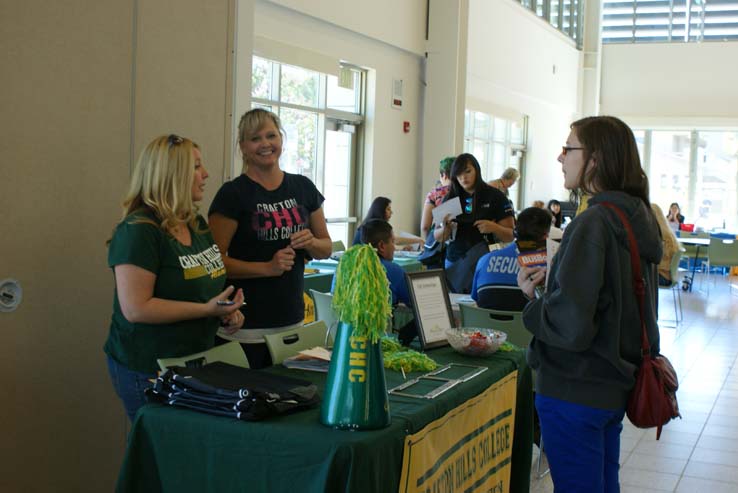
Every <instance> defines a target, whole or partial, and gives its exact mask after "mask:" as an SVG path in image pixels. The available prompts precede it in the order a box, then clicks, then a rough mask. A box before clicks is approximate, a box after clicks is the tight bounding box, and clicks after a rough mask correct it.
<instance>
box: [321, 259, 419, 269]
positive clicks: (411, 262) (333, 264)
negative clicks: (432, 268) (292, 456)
mask: <svg viewBox="0 0 738 493" xmlns="http://www.w3.org/2000/svg"><path fill="white" fill-rule="evenodd" d="M392 262H394V263H396V264H397V265H399V266H400V267H402V270H404V271H405V272H416V271H419V270H423V264H422V263H420V261H419V260H417V259H414V258H409V257H395V258H394V259H393V260H392ZM307 266H308V267H310V268H313V269H320V270H321V271H324V270H328V269H332V270H334V271H335V270H336V268H337V267H338V260H333V259H330V258H327V259H323V260H311V261H310V262H308V264H307Z"/></svg>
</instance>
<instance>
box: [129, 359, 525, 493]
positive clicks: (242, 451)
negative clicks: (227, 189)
mask: <svg viewBox="0 0 738 493" xmlns="http://www.w3.org/2000/svg"><path fill="white" fill-rule="evenodd" d="M428 354H429V356H430V357H432V358H433V359H435V360H436V361H437V362H438V363H441V364H445V363H449V362H456V363H466V364H478V365H486V366H488V367H489V370H488V371H486V372H484V373H482V374H481V375H479V376H478V377H476V378H474V379H472V380H470V381H468V382H465V383H463V384H460V385H458V386H456V387H454V388H452V389H450V390H449V391H447V392H446V393H444V394H442V395H441V396H439V397H437V398H436V399H434V400H420V399H412V398H407V397H398V396H391V397H390V412H391V415H392V423H391V425H390V426H389V427H387V428H384V429H381V430H374V431H361V432H352V431H338V430H333V429H331V428H328V427H325V426H323V425H321V424H320V422H319V416H320V409H319V408H315V409H311V410H308V411H303V412H300V413H297V414H293V415H289V416H281V417H277V418H273V419H269V420H266V421H261V422H241V421H237V420H235V419H229V418H220V417H214V416H209V415H206V414H199V413H197V412H194V411H188V410H182V409H176V408H171V407H167V406H163V405H158V404H151V405H148V406H144V407H143V408H142V409H141V410H140V411H139V414H138V415H137V418H136V420H135V421H134V423H133V427H132V429H131V433H130V435H129V442H128V448H127V450H126V456H125V459H124V463H123V466H122V469H121V473H120V477H119V478H118V485H117V491H119V492H142V491H145V492H147V493H154V492H164V491H172V492H177V493H183V492H190V491H191V492H198V493H203V492H231V491H249V492H269V493H279V492H290V493H296V492H344V491H350V492H367V493H378V492H381V493H391V492H396V491H397V489H398V485H399V481H400V474H401V468H402V454H403V446H404V439H405V436H406V435H407V434H411V433H415V432H417V431H419V430H421V429H422V428H423V427H425V426H426V425H427V424H428V423H430V422H431V421H433V420H435V419H437V418H439V417H441V416H443V415H445V414H446V413H447V412H449V411H450V410H452V409H454V408H455V407H457V406H459V405H460V404H462V403H463V402H465V401H466V400H467V399H469V398H471V397H473V396H475V395H477V394H479V393H480V392H482V391H483V390H484V389H486V388H487V387H489V386H490V385H492V384H493V383H494V382H496V381H497V380H499V379H501V378H502V377H503V376H505V375H506V374H508V373H510V372H511V371H513V370H514V369H515V368H518V369H519V370H520V373H519V378H518V389H517V399H516V411H515V432H514V442H513V450H512V477H511V482H510V486H511V491H513V492H527V491H528V489H529V481H530V465H531V453H532V452H531V450H532V442H533V424H532V423H533V399H532V390H531V372H530V369H529V368H528V367H527V365H526V364H525V356H524V353H523V352H522V351H515V352H507V353H501V352H498V353H495V354H494V355H492V356H491V357H489V358H486V359H471V358H465V357H463V356H461V355H459V354H457V353H455V352H454V351H453V350H452V349H450V348H448V347H445V348H440V349H436V350H432V351H429V353H428ZM269 371H274V372H275V373H279V374H285V375H290V376H294V377H297V378H304V379H306V380H310V381H313V382H315V383H316V384H317V385H318V386H319V388H320V390H321V394H322V390H323V386H324V384H325V378H326V376H325V374H321V373H311V372H304V371H296V370H287V369H285V368H283V367H275V368H272V369H270V370H269ZM402 380H403V379H402V375H401V374H399V373H397V372H394V371H391V370H388V371H387V385H388V388H392V387H394V386H396V385H398V384H399V383H401V382H402Z"/></svg>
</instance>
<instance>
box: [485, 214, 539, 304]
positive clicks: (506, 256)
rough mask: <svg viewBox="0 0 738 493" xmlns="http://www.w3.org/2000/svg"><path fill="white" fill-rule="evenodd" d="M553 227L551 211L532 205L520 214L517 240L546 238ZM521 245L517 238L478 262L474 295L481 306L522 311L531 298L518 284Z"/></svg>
mask: <svg viewBox="0 0 738 493" xmlns="http://www.w3.org/2000/svg"><path fill="white" fill-rule="evenodd" d="M550 229H551V213H550V212H549V211H547V210H546V209H539V208H537V207H528V208H527V209H525V210H524V211H522V212H521V213H520V214H519V215H518V221H517V224H516V225H515V239H516V240H517V241H535V242H539V241H542V240H545V239H546V237H547V236H548V233H549V230H550ZM518 254H519V252H518V248H517V244H516V242H512V243H510V244H509V245H508V246H506V247H505V248H501V249H499V250H494V251H491V252H489V253H488V254H486V255H484V256H483V257H482V258H480V259H479V262H477V268H476V269H475V271H474V280H473V281H472V290H471V297H472V299H473V300H474V301H476V302H477V305H478V306H479V307H481V308H489V309H493V310H507V311H514V312H519V311H522V310H523V308H524V307H525V305H526V304H527V303H528V299H527V298H526V297H525V295H524V294H523V292H522V291H521V290H520V288H519V287H518V271H519V270H520V265H519V264H518Z"/></svg>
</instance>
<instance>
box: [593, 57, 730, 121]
mask: <svg viewBox="0 0 738 493" xmlns="http://www.w3.org/2000/svg"><path fill="white" fill-rule="evenodd" d="M737 59H738V43H668V44H667V43H664V44H606V45H603V48H602V90H601V112H602V113H605V114H613V115H617V116H620V117H622V118H624V119H626V120H627V121H628V122H629V123H631V124H633V125H637V124H654V123H657V124H659V125H668V124H674V125H688V126H694V125H704V126H714V125H721V124H727V125H731V126H736V125H737V124H738V91H737V90H736V87H737V86H738V64H736V63H735V60H737Z"/></svg>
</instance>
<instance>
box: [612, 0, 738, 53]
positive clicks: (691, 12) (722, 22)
mask: <svg viewBox="0 0 738 493" xmlns="http://www.w3.org/2000/svg"><path fill="white" fill-rule="evenodd" d="M602 7H603V11H602V13H603V17H602V41H603V42H604V43H647V42H695V41H731V40H738V1H736V0H630V1H622V0H603V3H602Z"/></svg>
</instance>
